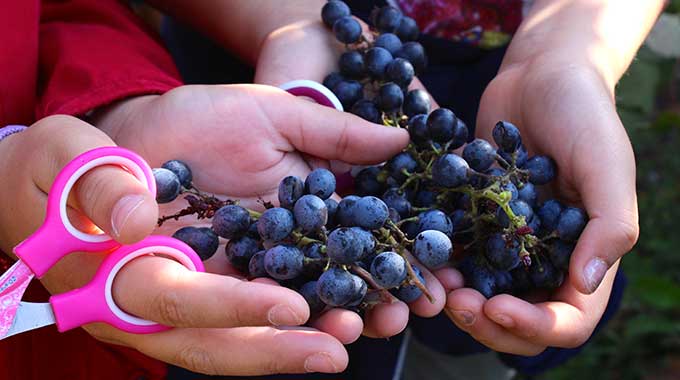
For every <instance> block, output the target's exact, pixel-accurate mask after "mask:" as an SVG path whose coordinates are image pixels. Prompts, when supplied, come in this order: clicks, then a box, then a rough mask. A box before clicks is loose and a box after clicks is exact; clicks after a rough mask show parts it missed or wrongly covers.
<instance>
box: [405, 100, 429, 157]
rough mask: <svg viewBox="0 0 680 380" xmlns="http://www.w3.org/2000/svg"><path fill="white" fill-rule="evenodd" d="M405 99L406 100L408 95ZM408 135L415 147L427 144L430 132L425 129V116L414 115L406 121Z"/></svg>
mask: <svg viewBox="0 0 680 380" xmlns="http://www.w3.org/2000/svg"><path fill="white" fill-rule="evenodd" d="M411 92H413V91H411ZM409 94H410V92H409ZM406 97H407V98H408V95H407V96H406ZM404 109H406V104H404ZM408 134H409V136H410V137H411V141H413V142H414V143H415V144H416V145H419V146H422V145H425V144H427V142H428V141H429V140H430V131H429V129H428V127H427V115H415V116H413V117H411V118H410V119H409V121H408Z"/></svg>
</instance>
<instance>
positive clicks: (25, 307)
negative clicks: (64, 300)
mask: <svg viewBox="0 0 680 380" xmlns="http://www.w3.org/2000/svg"><path fill="white" fill-rule="evenodd" d="M54 323H55V319H54V313H53V312H52V306H51V305H50V304H49V303H33V302H20V303H19V308H18V309H17V313H16V316H15V317H14V323H13V324H12V327H10V329H9V330H8V331H7V333H6V334H5V335H4V336H0V340H2V339H5V338H9V337H10V336H12V335H16V334H21V333H23V332H26V331H31V330H35V329H39V328H41V327H44V326H48V325H51V324H54Z"/></svg>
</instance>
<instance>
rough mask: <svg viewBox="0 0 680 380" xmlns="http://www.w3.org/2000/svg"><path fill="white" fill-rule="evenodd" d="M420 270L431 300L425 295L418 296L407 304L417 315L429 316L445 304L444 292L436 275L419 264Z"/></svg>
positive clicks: (441, 308)
mask: <svg viewBox="0 0 680 380" xmlns="http://www.w3.org/2000/svg"><path fill="white" fill-rule="evenodd" d="M411 259H412V260H414V259H413V258H412V257H411ZM420 271H421V273H422V275H423V277H424V278H425V287H427V290H428V291H429V292H430V294H431V295H432V298H433V302H430V300H429V299H427V297H426V296H425V295H422V296H420V297H418V299H417V300H415V301H414V302H411V303H410V304H409V308H410V309H411V311H412V312H413V313H414V314H415V315H418V316H421V317H425V318H430V317H434V316H435V315H437V314H439V313H440V312H441V311H442V310H443V309H444V305H446V292H445V291H444V287H443V286H442V284H441V283H440V282H439V280H438V279H437V277H435V276H434V275H432V272H430V271H429V270H428V269H427V268H425V267H424V266H422V265H421V266H420Z"/></svg>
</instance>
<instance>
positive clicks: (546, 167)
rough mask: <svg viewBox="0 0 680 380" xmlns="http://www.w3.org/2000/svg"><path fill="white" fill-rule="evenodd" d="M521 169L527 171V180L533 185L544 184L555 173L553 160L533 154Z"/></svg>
mask: <svg viewBox="0 0 680 380" xmlns="http://www.w3.org/2000/svg"><path fill="white" fill-rule="evenodd" d="M522 169H524V170H528V171H529V181H530V182H531V183H533V184H535V185H545V184H547V183H548V182H550V181H552V180H553V179H555V176H556V175H557V168H556V167H555V161H553V160H552V158H550V157H548V156H533V157H531V158H530V159H528V160H527V162H526V163H525V164H524V166H522Z"/></svg>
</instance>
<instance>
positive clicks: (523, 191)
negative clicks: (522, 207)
mask: <svg viewBox="0 0 680 380" xmlns="http://www.w3.org/2000/svg"><path fill="white" fill-rule="evenodd" d="M518 195H519V199H521V200H523V201H524V202H526V203H527V204H528V205H529V206H531V207H536V201H537V200H538V191H537V190H536V186H534V184H532V183H531V182H527V183H525V184H524V186H522V187H521V188H520V189H519V193H518Z"/></svg>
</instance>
